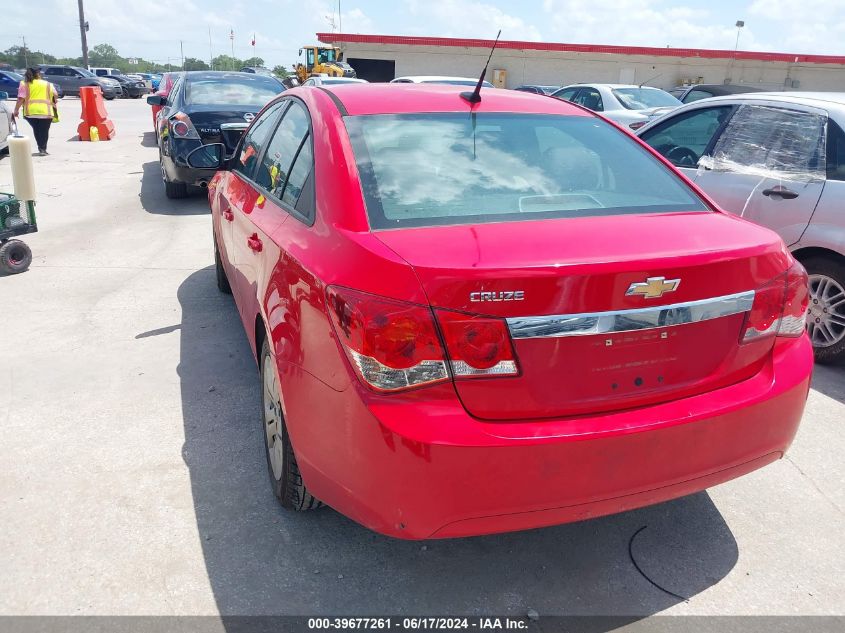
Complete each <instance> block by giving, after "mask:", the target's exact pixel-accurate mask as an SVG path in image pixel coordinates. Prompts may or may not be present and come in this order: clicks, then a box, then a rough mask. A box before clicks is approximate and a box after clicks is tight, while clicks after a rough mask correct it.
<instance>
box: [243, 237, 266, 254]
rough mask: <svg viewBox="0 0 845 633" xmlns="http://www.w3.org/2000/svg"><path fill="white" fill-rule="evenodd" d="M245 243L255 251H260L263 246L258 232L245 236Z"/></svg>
mask: <svg viewBox="0 0 845 633" xmlns="http://www.w3.org/2000/svg"><path fill="white" fill-rule="evenodd" d="M246 245H247V246H249V248H250V250H253V251H255V252H256V253H260V252H261V250H262V249H263V248H264V245H263V244H262V243H261V239H260V238H259V237H258V233H253V234H252V235H250V236H249V237H248V238H246Z"/></svg>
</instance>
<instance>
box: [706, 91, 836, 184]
mask: <svg viewBox="0 0 845 633" xmlns="http://www.w3.org/2000/svg"><path fill="white" fill-rule="evenodd" d="M826 129H827V117H826V116H824V115H822V114H818V113H815V112H810V111H803V110H792V109H787V108H781V107H776V106H767V105H743V106H741V107H740V108H739V110H738V111H737V112H736V114H734V115H733V117H731V120H730V122H729V123H728V125H727V127H726V128H725V130H724V132H723V133H722V134H721V135H720V136H719V139H718V141H717V142H716V146H715V147H714V148H713V156H712V158H708V159H707V160H706V161H702V164H703V165H704V166H706V167H709V168H711V169H714V170H717V171H731V172H737V173H751V174H757V175H760V176H761V177H765V178H789V179H798V180H823V179H824V177H825V145H826Z"/></svg>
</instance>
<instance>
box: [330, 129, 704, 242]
mask: <svg viewBox="0 0 845 633" xmlns="http://www.w3.org/2000/svg"><path fill="white" fill-rule="evenodd" d="M345 120H346V126H347V130H348V131H349V135H350V139H351V141H352V146H353V149H354V152H355V158H356V162H357V165H358V171H359V174H360V178H361V184H362V187H363V192H364V196H365V200H366V204H367V212H368V215H369V219H370V225H371V227H372V228H373V229H386V228H396V227H403V226H434V225H446V224H477V223H484V222H502V221H520V220H533V219H546V218H567V217H584V216H595V215H622V214H632V213H665V212H678V211H707V207H706V206H705V205H704V203H703V202H702V201H701V200H700V199H699V198H698V197H697V196H696V195H695V194H694V193H693V192H692V191H691V190H690V189H689V187H687V186H686V185H685V184H684V183H683V182H682V181H681V180H680V178H679V177H678V176H677V175H676V174H674V173H673V172H672V171H670V170H669V169H668V168H667V167H666V166H665V165H663V164H662V163H661V162H660V161H658V160H657V159H656V158H655V157H654V156H652V155H651V154H650V153H649V152H648V151H647V150H645V149H644V148H643V147H641V146H640V145H639V144H638V142H637V141H636V140H635V139H634V138H632V137H630V136H629V135H628V134H626V133H624V132H621V131H619V130H618V129H616V128H615V127H613V126H612V125H610V124H609V123H607V122H605V121H602V120H600V119H597V118H595V117H587V116H559V115H537V114H507V113H505V114H501V113H481V114H478V115H470V114H469V113H466V114H465V113H426V114H408V115H370V116H354V117H347V118H346V119H345Z"/></svg>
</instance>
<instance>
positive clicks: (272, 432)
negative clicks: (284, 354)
mask: <svg viewBox="0 0 845 633" xmlns="http://www.w3.org/2000/svg"><path fill="white" fill-rule="evenodd" d="M262 374H263V376H264V380H263V382H264V391H263V401H264V402H263V404H264V407H263V408H264V432H265V433H266V435H267V453H268V455H269V457H270V467H271V468H272V469H273V476H274V477H275V478H276V480H277V481H278V480H280V479H281V478H282V468H283V466H284V443H283V440H282V424H283V423H282V405H281V400H280V398H279V382H278V379H277V378H276V369H275V368H274V367H273V359H272V358H271V357H270V355H269V354H268V355H267V356H265V357H264V366H263V371H262Z"/></svg>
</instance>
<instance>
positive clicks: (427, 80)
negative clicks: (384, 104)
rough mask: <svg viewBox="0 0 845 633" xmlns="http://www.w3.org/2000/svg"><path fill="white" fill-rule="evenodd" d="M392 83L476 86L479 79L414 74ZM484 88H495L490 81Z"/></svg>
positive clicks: (398, 78)
mask: <svg viewBox="0 0 845 633" xmlns="http://www.w3.org/2000/svg"><path fill="white" fill-rule="evenodd" d="M390 83H392V84H447V85H449V86H473V87H474V86H475V85H476V84H478V79H473V78H472V77H447V76H445V75H412V76H408V77H397V78H396V79H391V80H390ZM481 85H482V87H484V88H495V87H496V86H494V85H493V84H491V83H490V82H489V81H485V82H484V83H483V84H481Z"/></svg>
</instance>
